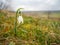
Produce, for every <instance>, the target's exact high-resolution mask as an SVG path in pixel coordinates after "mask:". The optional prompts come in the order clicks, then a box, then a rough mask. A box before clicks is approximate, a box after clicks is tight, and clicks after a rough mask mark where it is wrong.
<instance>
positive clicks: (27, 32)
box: [0, 13, 60, 45]
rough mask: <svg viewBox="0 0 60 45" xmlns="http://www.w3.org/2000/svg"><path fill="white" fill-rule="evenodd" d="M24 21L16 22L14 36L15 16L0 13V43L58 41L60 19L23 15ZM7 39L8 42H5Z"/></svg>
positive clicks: (29, 44) (27, 44) (40, 44)
mask: <svg viewBox="0 0 60 45" xmlns="http://www.w3.org/2000/svg"><path fill="white" fill-rule="evenodd" d="M23 18H24V23H23V24H17V26H16V27H17V32H16V33H17V36H16V37H15V36H14V23H15V17H13V16H12V17H8V16H6V14H5V13H0V44H2V45H4V44H3V42H2V41H1V37H2V38H5V39H6V41H5V42H6V43H8V44H9V43H10V42H11V41H13V42H14V43H15V44H16V45H50V44H51V43H56V44H59V43H60V21H59V20H52V19H43V18H42V19H41V18H34V17H30V16H29V17H28V16H25V15H23ZM7 41H8V42H7Z"/></svg>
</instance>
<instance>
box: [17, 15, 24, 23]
mask: <svg viewBox="0 0 60 45" xmlns="http://www.w3.org/2000/svg"><path fill="white" fill-rule="evenodd" d="M17 20H18V23H19V24H20V23H23V17H22V16H19V17H18V18H17Z"/></svg>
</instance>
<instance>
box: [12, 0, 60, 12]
mask: <svg viewBox="0 0 60 45" xmlns="http://www.w3.org/2000/svg"><path fill="white" fill-rule="evenodd" d="M11 5H12V8H13V10H17V9H18V8H24V10H25V11H40V10H60V0H12V3H11Z"/></svg>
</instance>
